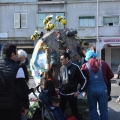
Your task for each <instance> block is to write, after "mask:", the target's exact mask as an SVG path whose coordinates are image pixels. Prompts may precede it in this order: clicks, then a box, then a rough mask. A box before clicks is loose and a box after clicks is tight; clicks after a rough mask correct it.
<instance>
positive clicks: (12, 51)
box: [0, 43, 114, 120]
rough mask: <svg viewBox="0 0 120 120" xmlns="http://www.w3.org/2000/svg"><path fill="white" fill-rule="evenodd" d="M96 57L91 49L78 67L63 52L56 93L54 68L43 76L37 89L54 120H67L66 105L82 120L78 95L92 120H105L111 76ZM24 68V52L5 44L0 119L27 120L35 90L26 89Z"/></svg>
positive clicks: (0, 72)
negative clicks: (87, 108)
mask: <svg viewBox="0 0 120 120" xmlns="http://www.w3.org/2000/svg"><path fill="white" fill-rule="evenodd" d="M96 57H97V54H96V53H95V51H94V50H93V49H90V50H88V51H87V52H86V55H85V61H86V63H84V64H83V65H81V67H79V66H78V65H77V64H75V63H73V62H72V60H71V58H70V55H69V53H66V52H64V53H62V54H61V56H60V62H61V65H62V66H61V68H60V74H59V75H60V83H59V88H58V89H59V91H56V89H55V84H54V76H55V71H54V69H53V68H50V69H48V70H47V71H46V72H45V73H44V74H43V76H42V80H41V83H40V87H41V90H47V91H48V92H47V96H48V98H49V103H50V104H51V109H52V110H53V114H54V115H55V118H56V120H67V116H65V115H64V112H65V109H66V104H67V102H68V103H69V106H70V108H71V111H72V114H73V116H75V118H76V120H81V119H82V116H80V115H79V112H78V107H77V96H78V95H79V94H80V93H84V94H82V96H83V97H86V96H87V101H88V107H89V114H90V119H91V120H108V110H107V107H108V101H109V100H110V99H111V97H110V91H111V83H110V79H112V78H113V76H114V74H113V72H112V71H111V69H110V67H109V66H108V64H107V63H106V62H105V61H103V60H98V59H96ZM27 65H28V61H27V53H26V52H25V51H24V50H22V49H20V50H17V47H16V46H15V45H13V44H9V43H6V44H4V46H3V48H2V57H1V58H0V120H27V113H28V109H29V98H28V95H29V94H30V93H31V92H35V91H36V88H31V89H29V86H28V83H29V76H28V72H27ZM78 84H80V87H79V88H78ZM97 104H98V105H99V110H100V115H99V114H98V112H97Z"/></svg>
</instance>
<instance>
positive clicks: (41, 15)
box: [38, 13, 65, 27]
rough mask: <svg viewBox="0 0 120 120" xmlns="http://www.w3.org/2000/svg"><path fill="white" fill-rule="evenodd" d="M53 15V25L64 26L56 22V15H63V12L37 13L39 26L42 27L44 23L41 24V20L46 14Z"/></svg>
mask: <svg viewBox="0 0 120 120" xmlns="http://www.w3.org/2000/svg"><path fill="white" fill-rule="evenodd" d="M50 14H51V15H53V18H52V20H51V22H52V23H53V24H55V27H64V26H63V25H61V24H60V23H59V22H56V16H65V14H64V13H40V14H38V26H39V27H44V26H45V25H44V24H43V20H44V19H45V17H46V16H48V15H50Z"/></svg>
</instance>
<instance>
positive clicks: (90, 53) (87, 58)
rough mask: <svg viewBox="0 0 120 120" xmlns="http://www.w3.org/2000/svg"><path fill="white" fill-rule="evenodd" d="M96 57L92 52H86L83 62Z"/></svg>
mask: <svg viewBox="0 0 120 120" xmlns="http://www.w3.org/2000/svg"><path fill="white" fill-rule="evenodd" d="M97 56H98V55H97V54H96V53H95V52H93V51H92V50H88V51H87V52H86V57H85V60H86V61H88V60H89V59H90V58H96V57H97Z"/></svg>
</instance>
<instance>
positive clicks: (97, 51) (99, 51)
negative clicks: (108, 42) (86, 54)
mask: <svg viewBox="0 0 120 120" xmlns="http://www.w3.org/2000/svg"><path fill="white" fill-rule="evenodd" d="M101 50H102V45H101V43H100V42H96V53H97V54H98V59H101Z"/></svg>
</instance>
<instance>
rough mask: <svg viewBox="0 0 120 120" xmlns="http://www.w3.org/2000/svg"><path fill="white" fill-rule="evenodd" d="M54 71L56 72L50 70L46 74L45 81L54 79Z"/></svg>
mask: <svg viewBox="0 0 120 120" xmlns="http://www.w3.org/2000/svg"><path fill="white" fill-rule="evenodd" d="M53 71H54V70H53V68H50V69H48V70H47V71H46V72H45V73H44V75H43V78H44V79H45V80H47V79H48V78H51V79H53Z"/></svg>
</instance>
